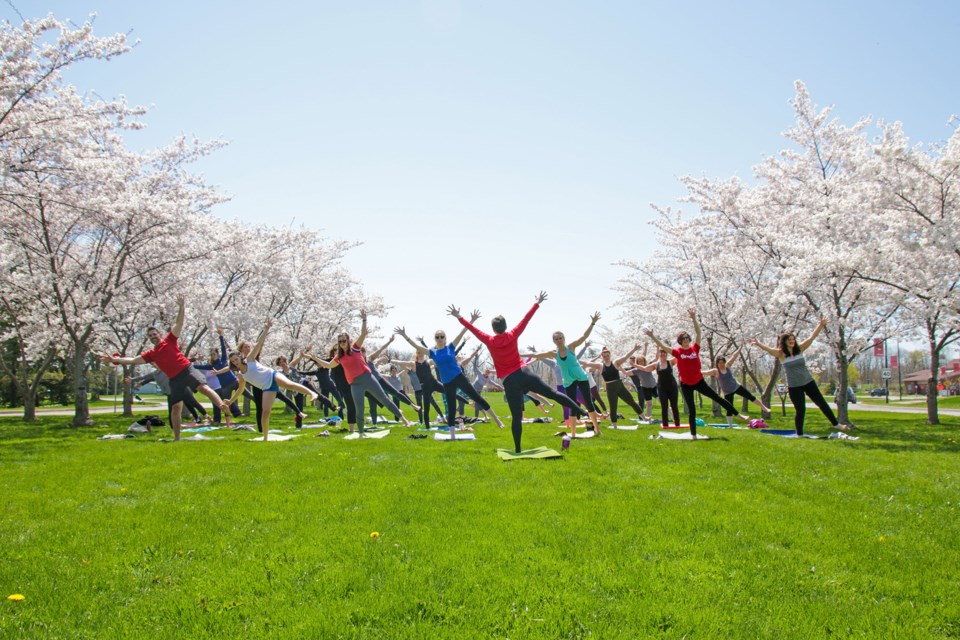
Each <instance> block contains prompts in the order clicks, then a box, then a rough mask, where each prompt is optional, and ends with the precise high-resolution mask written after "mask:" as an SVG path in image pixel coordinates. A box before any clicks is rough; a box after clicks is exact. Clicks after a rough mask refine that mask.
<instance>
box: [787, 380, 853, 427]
mask: <svg viewBox="0 0 960 640" xmlns="http://www.w3.org/2000/svg"><path fill="white" fill-rule="evenodd" d="M787 392H788V393H789V394H790V402H792V403H793V408H794V410H795V411H796V413H795V414H794V416H793V426H794V427H796V429H797V435H798V436H802V435H803V418H804V417H805V416H806V413H807V399H806V398H805V397H804V396H809V397H810V399H811V400H813V404H815V405H817V408H819V409H820V411H822V412H823V415H824V416H826V418H827V420H829V421H830V424H831V425H833V426H834V427H835V426H837V425H838V424H840V422H839V421H838V420H837V416H835V415H834V414H833V409H831V408H830V405H828V404H827V401H826V400H824V398H823V394H822V393H820V388H819V387H818V386H817V383H816V382H814V381H813V380H811V381H810V382H808V383H807V384H805V385H803V386H802V387H789V388H787Z"/></svg>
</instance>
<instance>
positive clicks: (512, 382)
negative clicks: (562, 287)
mask: <svg viewBox="0 0 960 640" xmlns="http://www.w3.org/2000/svg"><path fill="white" fill-rule="evenodd" d="M546 299H547V294H546V292H545V291H541V292H540V294H539V295H538V296H537V300H536V302H534V303H533V306H532V307H530V311H527V315H525V316H524V317H523V320H521V321H520V322H518V323H517V325H516V326H515V327H514V328H513V329H511V330H510V331H507V321H506V320H505V319H504V317H503V316H497V317H496V318H494V319H493V320H492V322H491V324H492V325H493V331H494V334H495V335H492V336H491V335H488V334H486V333H484V332H483V331H480V330H479V329H477V328H476V327H475V326H473V325H472V324H471V323H470V322H469V321H468V320H466V319H465V318H463V317H461V316H460V309H458V308H457V307H455V306H454V305H450V307H449V308H448V309H447V313H449V314H450V315H452V316H453V317H454V318H457V319H458V320H459V321H460V324H462V325H463V326H465V327H466V328H467V329H469V330H470V331H471V332H472V333H473V335H475V336H477V340H479V341H480V342H482V343H483V344H485V345H486V346H487V349H488V350H489V351H490V356H491V357H492V358H493V366H494V368H495V369H496V370H497V377H498V378H502V379H503V392H504V394H505V395H506V396H507V406H509V407H510V416H511V418H512V421H511V425H510V427H511V430H512V431H513V444H514V446H515V447H516V451H517V453H520V436H521V435H523V396H524V394H526V393H528V392H530V391H532V392H534V393H538V394H540V395H542V396H545V397H547V398H550V399H551V400H554V401H556V402H559V403H560V404H562V405H563V406H565V407H567V408H568V409H570V413H571V415H572V416H573V419H574V420H575V419H577V418H581V417H583V416H585V415H587V414H586V412H585V411H584V410H583V409H581V408H580V405H578V404H577V403H576V402H574V401H573V400H571V399H570V397H569V396H568V395H567V394H565V393H557V391H556V390H555V389H552V388H551V387H550V385H548V384H547V383H546V382H544V381H543V380H541V379H540V377H539V376H536V375H534V374H532V373H530V372H529V371H527V370H526V369H524V368H523V361H522V360H521V359H520V350H519V348H518V347H517V340H518V339H519V338H520V334H521V333H523V330H524V329H526V328H527V323H528V322H530V318H532V317H533V314H534V313H536V311H537V309H539V308H540V303H541V302H543V301H544V300H546ZM473 315H474V316H476V317H478V318H479V317H480V312H479V311H474V312H473Z"/></svg>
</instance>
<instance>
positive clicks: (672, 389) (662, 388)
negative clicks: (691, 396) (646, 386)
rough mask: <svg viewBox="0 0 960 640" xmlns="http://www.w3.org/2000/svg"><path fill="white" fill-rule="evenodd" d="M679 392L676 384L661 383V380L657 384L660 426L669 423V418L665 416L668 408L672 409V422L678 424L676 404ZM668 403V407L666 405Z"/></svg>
mask: <svg viewBox="0 0 960 640" xmlns="http://www.w3.org/2000/svg"><path fill="white" fill-rule="evenodd" d="M679 394H680V392H679V391H678V390H677V385H676V384H663V382H661V383H660V384H659V385H657V395H658V397H659V399H660V411H661V416H660V426H662V427H665V426H667V425H668V424H670V419H669V418H667V411H668V409H670V410H672V411H673V424H675V425H676V426H678V427H679V426H680V407H679V406H677V397H678V396H679ZM667 405H669V407H668V406H667Z"/></svg>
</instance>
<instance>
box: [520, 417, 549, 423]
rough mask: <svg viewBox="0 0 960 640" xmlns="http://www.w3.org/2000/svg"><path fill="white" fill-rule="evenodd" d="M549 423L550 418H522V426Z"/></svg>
mask: <svg viewBox="0 0 960 640" xmlns="http://www.w3.org/2000/svg"><path fill="white" fill-rule="evenodd" d="M550 421H551V419H550V418H524V419H523V424H547V423H549V422H550Z"/></svg>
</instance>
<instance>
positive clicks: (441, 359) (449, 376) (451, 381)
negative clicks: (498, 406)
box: [393, 318, 503, 429]
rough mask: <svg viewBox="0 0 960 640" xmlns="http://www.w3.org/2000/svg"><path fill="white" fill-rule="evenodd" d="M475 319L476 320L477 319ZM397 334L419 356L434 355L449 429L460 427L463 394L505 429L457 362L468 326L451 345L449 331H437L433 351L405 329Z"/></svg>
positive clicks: (396, 332)
mask: <svg viewBox="0 0 960 640" xmlns="http://www.w3.org/2000/svg"><path fill="white" fill-rule="evenodd" d="M472 319H474V320H475V319H476V318H472ZM393 331H394V333H395V334H397V335H398V336H400V337H401V338H403V339H404V340H406V341H407V342H408V343H409V344H410V346H411V347H413V348H414V349H416V350H417V353H422V352H424V351H426V352H427V353H428V354H429V355H430V359H431V360H433V362H434V364H435V365H436V367H437V373H438V374H439V375H440V382H441V383H443V393H444V397H445V398H446V405H447V426H448V427H450V428H451V429H454V428H455V427H456V416H457V392H458V391H459V392H463V393H464V394H466V396H467V397H468V398H469V399H470V400H472V401H474V402H476V403H477V404H478V405H479V406H480V409H481V410H483V411H484V412H486V413H487V414H488V415H489V416H490V417H491V418H493V421H494V422H496V423H497V426H498V427H500V428H501V429H502V428H503V423H502V422H501V421H500V418H498V417H497V414H496V413H494V411H493V408H492V407H491V406H490V403H489V402H487V400H486V399H485V398H484V397H483V396H481V395H480V394H479V393H477V392H476V390H475V389H474V388H473V386H472V385H471V384H470V382H469V381H468V380H467V377H466V376H465V375H464V374H463V369H462V368H461V367H460V363H459V362H458V361H457V354H456V352H457V347H458V346H459V345H460V343H461V341H462V340H463V336H464V335H465V334H466V333H467V329H466V327H464V328H463V329H462V330H461V331H460V333H459V334H458V335H457V336H456V337H455V338H454V339H453V342H451V343H449V344H448V343H447V333H446V331H444V330H443V329H437V330H436V331H435V332H434V336H433V338H434V340H435V344H434V348H433V349H424V348H423V347H422V346H420V345H418V344H417V343H416V342H414V341H413V340H411V339H410V337H409V336H408V335H407V332H406V330H405V329H404V328H403V327H397V328H396V329H394V330H393Z"/></svg>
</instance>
